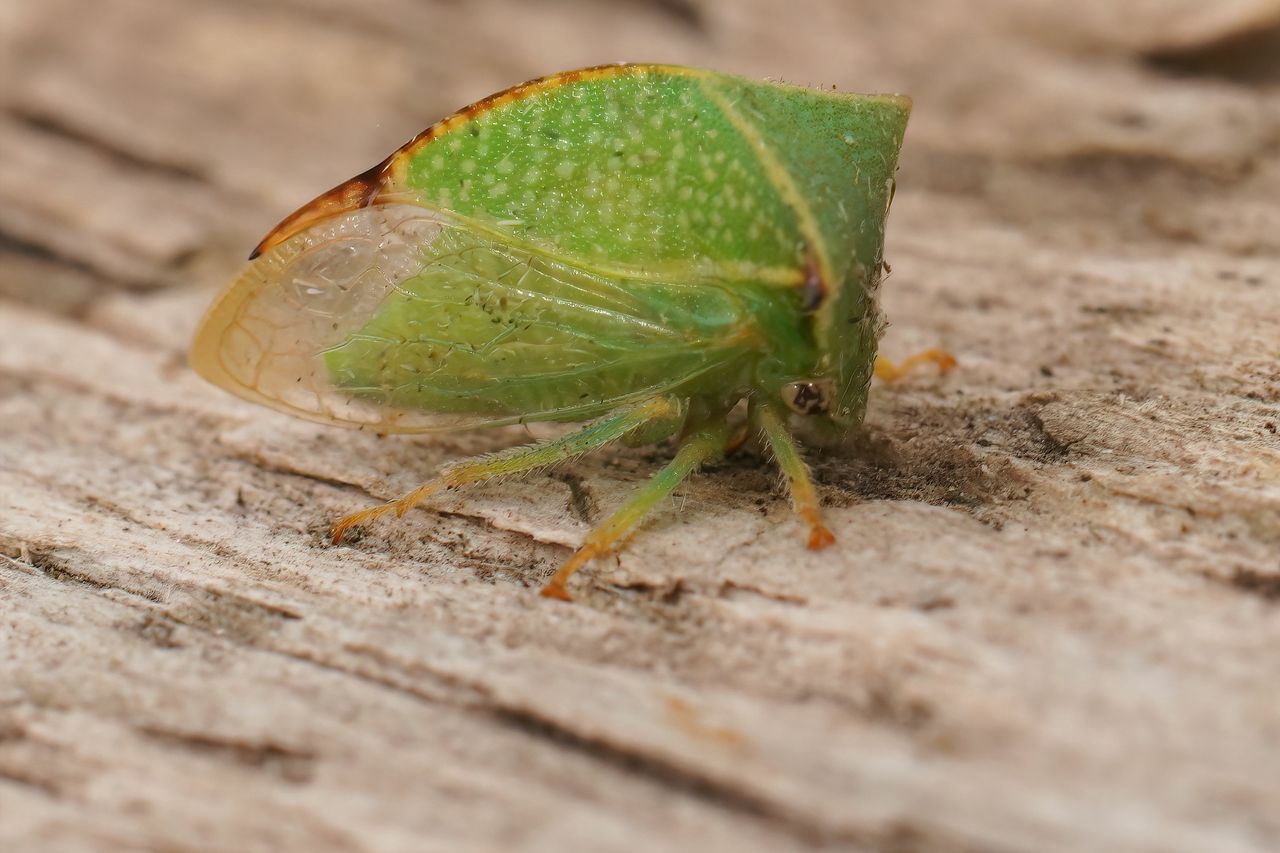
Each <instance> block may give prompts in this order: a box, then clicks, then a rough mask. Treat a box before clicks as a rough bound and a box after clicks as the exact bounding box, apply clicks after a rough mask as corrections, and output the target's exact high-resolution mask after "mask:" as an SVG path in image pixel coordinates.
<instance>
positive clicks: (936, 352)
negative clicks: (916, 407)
mask: <svg viewBox="0 0 1280 853" xmlns="http://www.w3.org/2000/svg"><path fill="white" fill-rule="evenodd" d="M930 363H932V364H936V365H938V370H939V371H941V372H942V373H946V372H947V371H948V370H950V369H951V368H953V367H955V366H956V357H955V356H953V355H952V354H951V353H949V352H947V351H946V350H941V349H938V348H937V347H934V348H933V349H927V350H925V351H924V352H918V353H916V354H915V355H913V356H910V357H908V358H905V359H903V360H902V361H901V362H899V363H898V364H894V363H893V362H892V361H890V360H889V359H887V358H885V357H884V356H882V355H878V356H876V377H877V378H879V379H883V380H884V381H885V382H897V381H898V380H899V379H901V378H902V377H904V376H906V375H907V374H908V373H910V372H911V371H912V369H914V368H915V367H916V366H917V365H921V364H930Z"/></svg>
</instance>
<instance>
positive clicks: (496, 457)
mask: <svg viewBox="0 0 1280 853" xmlns="http://www.w3.org/2000/svg"><path fill="white" fill-rule="evenodd" d="M684 411H685V404H684V402H683V401H682V400H677V399H676V398H674V397H658V398H655V399H653V400H648V401H645V402H643V403H640V404H638V405H636V406H633V407H631V408H628V409H625V410H623V411H621V412H618V413H615V414H613V415H609V416H607V417H605V418H601V419H600V420H598V421H595V422H593V423H590V424H588V425H587V426H585V427H583V428H582V429H581V430H579V431H578V432H575V433H570V434H569V435H566V436H562V437H560V438H556V439H552V440H551V441H544V442H542V443H541V444H532V445H526V446H524V447H513V448H511V449H510V450H503V451H499V452H498V453H491V454H488V455H486V456H478V457H476V458H475V459H467V460H464V461H462V462H455V463H453V464H452V465H449V466H447V467H445V469H444V471H442V472H441V474H440V476H438V477H436V478H435V479H434V480H430V481H428V482H426V483H424V484H422V485H421V486H419V487H418V488H416V489H414V490H413V491H412V492H409V493H408V494H407V495H404V496H403V497H400V498H397V499H396V500H394V501H389V502H387V503H385V504H382V505H381V506H375V507H372V508H370V509H366V510H361V511H360V512H356V513H352V514H351V515H348V516H347V517H346V518H343V519H341V520H340V521H338V523H337V524H335V525H333V529H332V530H331V531H330V535H331V536H332V537H333V542H334V544H337V543H339V542H341V541H342V537H343V536H344V535H345V534H346V532H347V531H348V530H350V529H351V528H352V527H355V526H356V525H357V524H364V523H366V522H369V521H373V520H375V519H378V518H381V517H382V516H384V515H388V514H390V513H395V514H396V516H397V517H399V516H403V515H404V514H405V513H406V512H408V511H409V510H410V509H412V508H413V507H414V506H416V505H417V504H419V503H421V502H422V501H424V500H426V499H427V498H429V497H431V496H432V495H434V494H436V493H437V492H441V491H445V490H446V489H456V488H458V487H459V486H465V485H467V484H469V483H482V482H484V481H486V480H496V479H499V478H501V477H509V476H511V475H512V474H523V473H525V472H527V471H534V470H537V469H538V468H545V467H547V466H549V465H554V464H556V463H557V462H564V461H565V460H567V459H572V458H574V457H575V456H581V455H582V454H584V453H586V452H588V451H591V450H595V449H596V448H599V447H603V446H604V445H606V444H609V443H610V442H613V441H617V440H618V439H620V438H622V437H623V436H625V435H627V434H628V433H631V432H633V431H635V430H637V429H640V428H642V427H645V426H646V425H649V424H652V423H653V422H655V421H664V420H668V419H672V418H680V417H683V415H684Z"/></svg>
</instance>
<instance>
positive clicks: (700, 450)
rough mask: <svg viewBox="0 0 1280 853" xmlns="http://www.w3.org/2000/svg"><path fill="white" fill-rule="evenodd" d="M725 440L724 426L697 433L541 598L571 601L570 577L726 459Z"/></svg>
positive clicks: (602, 527)
mask: <svg viewBox="0 0 1280 853" xmlns="http://www.w3.org/2000/svg"><path fill="white" fill-rule="evenodd" d="M726 438H727V427H726V426H724V425H723V424H721V425H716V426H709V427H706V428H704V429H701V430H698V431H696V432H694V433H693V434H692V435H690V436H689V437H688V438H686V439H685V441H684V443H683V444H681V445H680V449H679V450H678V451H676V456H675V458H674V459H672V460H671V461H670V462H668V463H667V465H666V467H665V468H663V469H662V470H661V471H659V472H658V473H657V474H655V475H654V476H653V479H651V480H650V481H649V482H648V483H645V485H644V487H643V488H641V489H640V491H638V492H636V493H635V494H634V495H632V496H631V498H630V499H629V500H628V501H627V502H626V503H625V504H623V505H622V506H621V507H620V508H619V509H618V510H617V511H616V512H614V514H613V515H611V516H609V517H608V518H607V519H606V520H605V521H604V522H603V523H602V524H601V525H600V526H599V527H597V528H596V529H595V530H593V531H591V533H590V534H589V535H588V536H587V539H586V541H585V542H583V543H582V547H581V548H579V549H578V550H577V552H576V553H575V554H574V555H573V556H572V557H570V558H569V559H568V560H567V561H566V562H565V564H564V565H563V566H561V567H560V569H559V571H557V572H556V573H555V574H554V575H552V577H551V580H549V581H547V585H546V586H544V587H543V588H542V594H543V595H544V596H546V597H547V598H559V599H561V600H564V601H572V600H573V599H572V596H570V595H569V591H568V590H567V589H566V588H565V583H566V582H567V581H568V580H569V577H570V576H571V575H572V574H573V573H574V572H576V571H577V570H578V569H580V568H582V567H583V566H584V565H586V564H587V563H588V562H590V561H591V560H593V559H594V558H596V557H600V556H603V555H605V554H608V553H609V552H610V551H611V550H613V548H614V546H615V545H617V544H618V543H619V542H621V541H622V540H624V539H626V538H627V536H628V535H630V534H631V533H632V532H633V531H634V530H635V529H636V527H637V526H639V524H640V522H641V521H642V520H643V519H644V517H645V516H646V515H648V514H649V511H650V510H651V509H653V507H654V505H655V504H657V503H658V502H659V501H661V500H663V499H664V498H666V497H669V496H670V495H671V493H672V492H674V491H675V490H676V487H677V486H679V485H680V484H681V483H682V482H684V481H685V479H686V478H687V477H688V476H689V475H690V474H692V473H693V472H694V471H696V470H697V469H698V468H699V467H700V466H701V465H703V463H706V462H709V461H711V460H712V459H716V458H718V457H720V456H722V455H724V448H725V442H726Z"/></svg>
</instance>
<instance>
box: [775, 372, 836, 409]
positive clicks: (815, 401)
mask: <svg viewBox="0 0 1280 853" xmlns="http://www.w3.org/2000/svg"><path fill="white" fill-rule="evenodd" d="M833 390H834V384H833V383H832V381H831V380H830V379H813V380H808V381H805V382H791V383H788V384H787V385H784V386H782V402H784V403H786V404H787V407H788V408H789V409H791V411H793V412H798V413H799V414H802V415H825V414H826V413H827V412H828V411H830V409H831V397H832V391H833Z"/></svg>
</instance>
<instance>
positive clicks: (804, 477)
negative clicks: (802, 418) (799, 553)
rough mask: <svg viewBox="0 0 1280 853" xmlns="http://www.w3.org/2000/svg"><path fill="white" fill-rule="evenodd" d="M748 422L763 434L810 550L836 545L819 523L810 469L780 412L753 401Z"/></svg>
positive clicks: (820, 517)
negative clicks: (806, 527) (806, 529)
mask: <svg viewBox="0 0 1280 853" xmlns="http://www.w3.org/2000/svg"><path fill="white" fill-rule="evenodd" d="M751 421H752V423H753V424H754V425H755V426H756V428H757V429H759V430H760V431H761V432H762V433H764V437H765V441H766V442H767V443H768V445H769V449H770V450H772V451H773V458H774V460H775V461H776V462H777V463H778V467H779V468H781V469H782V475H783V476H784V477H785V478H786V480H787V487H788V488H789V489H790V491H791V506H792V508H794V509H795V511H796V514H797V515H799V516H800V518H802V519H803V520H804V523H805V524H807V525H809V548H811V549H812V550H814V551H817V550H819V549H821V548H825V547H827V546H828V545H830V544H832V543H833V542H835V541H836V537H835V536H834V535H832V533H831V531H830V530H828V529H827V526H826V525H825V524H823V523H822V512H821V511H820V510H819V508H818V492H817V491H816V490H815V489H814V487H813V478H812V477H810V476H809V466H807V465H805V464H804V459H802V458H801V457H800V448H799V447H797V446H796V440H795V439H794V438H792V437H791V433H790V431H788V430H787V421H786V417H785V415H784V414H783V412H782V410H780V409H779V408H778V407H776V406H773V405H770V404H768V403H755V402H754V401H753V404H752V406H751Z"/></svg>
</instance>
